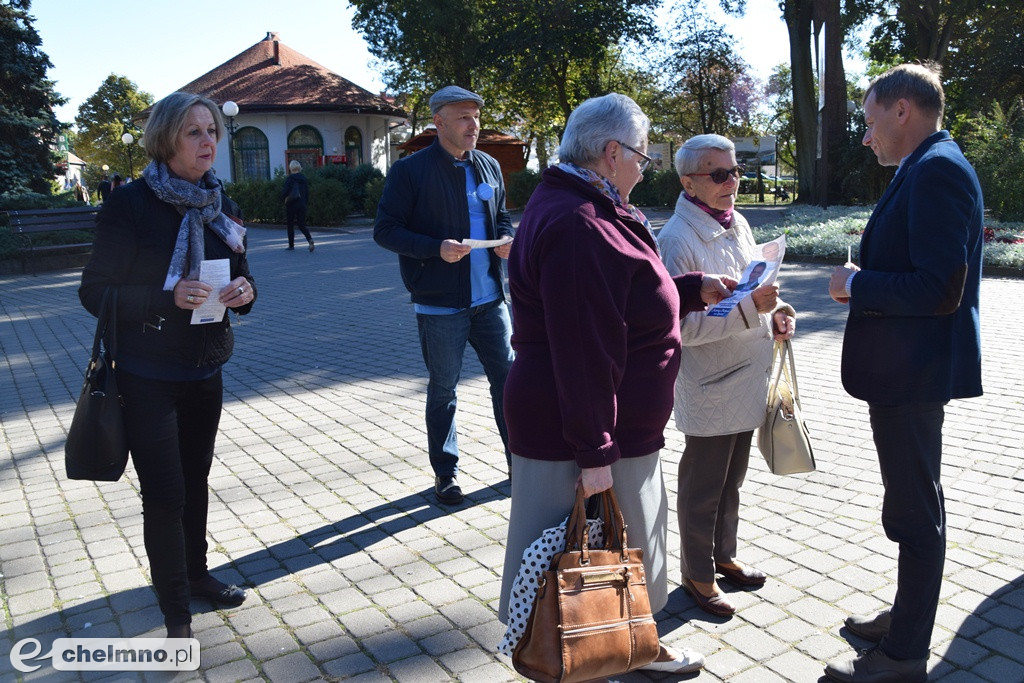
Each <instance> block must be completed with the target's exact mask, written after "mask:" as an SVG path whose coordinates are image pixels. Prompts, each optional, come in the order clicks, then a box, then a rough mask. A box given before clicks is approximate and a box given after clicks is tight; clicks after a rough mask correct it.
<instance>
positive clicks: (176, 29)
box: [31, 0, 849, 122]
mask: <svg viewBox="0 0 1024 683" xmlns="http://www.w3.org/2000/svg"><path fill="white" fill-rule="evenodd" d="M705 2H707V4H708V5H709V6H710V7H713V8H714V10H716V11H717V7H718V3H717V2H716V1H715V0H705ZM31 14H32V15H33V16H34V17H35V18H36V21H35V24H34V25H35V28H36V30H37V31H38V32H39V35H40V37H41V38H42V40H43V45H42V49H43V52H45V53H46V54H47V55H48V56H49V57H50V61H51V62H53V65H54V68H53V69H51V70H50V72H49V76H50V78H51V79H52V80H55V81H56V82H57V85H56V89H57V92H59V93H61V94H62V95H64V96H65V97H68V98H69V99H70V101H69V102H68V104H67V105H64V106H63V107H60V108H59V109H58V111H57V115H58V118H60V119H61V120H62V121H66V122H71V121H73V120H74V117H75V115H76V114H77V112H78V107H79V106H80V105H81V104H82V103H83V102H84V101H85V100H86V99H88V98H89V97H90V96H91V95H92V94H93V93H95V92H96V90H97V89H98V88H99V86H100V85H101V84H102V83H103V81H104V80H105V79H106V77H107V76H108V75H109V74H111V73H116V74H120V75H123V76H127V77H128V78H129V79H131V80H132V81H134V82H135V84H136V85H137V86H138V87H139V88H140V89H141V90H145V91H147V92H149V93H150V94H152V95H153V97H154V98H156V99H159V98H161V97H163V96H165V95H167V94H169V93H171V92H173V91H174V90H176V89H177V88H179V87H181V86H183V85H185V84H186V83H188V82H190V81H192V80H193V79H195V78H197V77H199V76H201V75H203V74H204V73H206V72H207V71H209V70H211V69H213V68H214V67H216V66H218V65H220V64H222V63H224V62H225V61H227V60H228V59H231V58H232V57H234V56H235V55H236V54H238V53H240V52H242V51H243V50H245V49H247V48H248V47H250V46H252V45H253V44H254V43H256V42H258V41H260V40H262V39H263V37H264V36H265V35H266V34H267V32H268V31H276V32H277V33H278V34H279V35H280V38H281V40H282V41H283V42H284V43H285V44H286V45H288V46H289V47H291V48H292V49H294V50H296V51H298V52H300V53H302V54H304V55H306V56H307V57H309V58H310V59H313V60H314V61H316V62H319V63H320V64H322V65H324V66H326V67H327V68H328V69H331V70H332V71H334V72H335V73H338V74H339V75H341V76H344V77H345V78H347V79H348V80H350V81H352V82H354V83H356V84H357V85H360V86H362V87H364V88H366V89H367V90H370V91H371V92H378V91H380V90H381V89H382V88H383V83H382V81H381V79H380V76H379V75H378V74H377V72H376V71H375V69H374V68H373V64H372V57H371V56H370V53H369V52H368V50H367V49H366V43H365V41H364V40H363V39H362V37H361V36H360V35H359V34H358V33H356V32H355V31H353V30H352V14H353V11H352V8H351V6H349V5H348V3H346V2H341V1H340V0H291V1H288V0H273V1H271V0H244V1H241V0H223V1H221V2H210V0H203V1H200V0H176V1H175V2H166V0H164V1H161V2H153V1H152V0H136V1H135V2H102V3H89V2H86V3H69V2H67V0H34V2H33V3H32V7H31ZM723 19H724V17H723ZM726 24H727V27H728V29H729V30H730V31H731V32H732V34H733V35H734V36H735V37H736V46H735V47H736V50H737V52H739V53H740V55H741V56H742V57H743V58H744V59H745V60H746V61H747V62H748V63H749V64H750V65H751V66H752V67H753V69H754V72H755V73H756V74H757V75H758V76H759V77H761V78H765V77H767V75H768V74H769V73H770V72H771V68H772V67H773V66H774V65H775V64H778V63H779V62H788V61H789V43H788V38H787V34H786V26H785V23H784V22H783V21H782V19H781V17H780V14H779V10H778V4H777V2H776V0H749V1H748V3H747V16H746V17H744V18H743V19H741V20H731V19H730V20H726ZM848 68H849V67H848Z"/></svg>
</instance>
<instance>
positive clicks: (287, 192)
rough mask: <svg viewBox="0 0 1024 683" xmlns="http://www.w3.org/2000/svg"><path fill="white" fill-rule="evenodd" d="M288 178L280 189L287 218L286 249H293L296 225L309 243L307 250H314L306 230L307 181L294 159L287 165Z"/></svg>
mask: <svg viewBox="0 0 1024 683" xmlns="http://www.w3.org/2000/svg"><path fill="white" fill-rule="evenodd" d="M288 171H289V174H288V177H287V178H285V180H284V187H283V188H281V198H282V199H283V200H284V212H285V215H286V216H287V218H288V249H289V250H292V249H295V224H296V223H298V225H299V230H301V231H302V234H303V235H305V236H306V241H307V242H309V250H310V251H313V249H314V248H315V246H314V244H313V237H312V236H311V235H310V234H309V230H307V229H306V206H307V205H308V204H309V181H308V180H306V176H304V175H302V164H300V163H299V162H298V161H295V160H294V159H293V160H292V162H291V163H290V164H288Z"/></svg>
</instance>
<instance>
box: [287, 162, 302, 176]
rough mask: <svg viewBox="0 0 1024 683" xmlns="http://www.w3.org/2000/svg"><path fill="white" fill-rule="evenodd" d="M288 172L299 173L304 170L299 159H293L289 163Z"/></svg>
mask: <svg viewBox="0 0 1024 683" xmlns="http://www.w3.org/2000/svg"><path fill="white" fill-rule="evenodd" d="M288 170H289V171H291V172H292V173H298V172H299V171H301V170H302V164H300V163H299V162H298V160H297V159H292V160H291V161H289V162H288Z"/></svg>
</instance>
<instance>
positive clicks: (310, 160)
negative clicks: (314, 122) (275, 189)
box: [284, 126, 324, 169]
mask: <svg viewBox="0 0 1024 683" xmlns="http://www.w3.org/2000/svg"><path fill="white" fill-rule="evenodd" d="M323 154H324V139H323V136H321V135H320V131H318V130H317V129H316V128H314V127H313V126H297V127H295V128H293V129H292V132H290V133H288V149H287V150H285V153H284V155H285V160H284V165H285V167H286V168H287V166H288V164H290V163H291V162H292V160H293V159H294V160H295V161H298V162H299V163H300V164H302V167H303V168H308V169H313V168H320V165H321V164H322V163H323Z"/></svg>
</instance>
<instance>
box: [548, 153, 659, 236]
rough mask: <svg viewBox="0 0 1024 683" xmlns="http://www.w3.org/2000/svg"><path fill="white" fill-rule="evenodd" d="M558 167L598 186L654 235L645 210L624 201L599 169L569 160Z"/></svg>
mask: <svg viewBox="0 0 1024 683" xmlns="http://www.w3.org/2000/svg"><path fill="white" fill-rule="evenodd" d="M558 168H560V169H561V170H563V171H565V172H566V173H571V174H572V175H574V176H576V177H577V178H580V179H581V180H583V181H584V182H586V183H587V184H588V185H590V186H592V187H594V188H596V189H597V191H598V192H600V193H601V194H603V195H604V196H605V197H608V199H610V200H612V202H613V203H614V204H615V206H619V207H621V208H623V209H625V210H626V211H628V212H629V214H630V215H631V216H632V217H633V218H635V219H636V220H637V221H639V222H640V223H643V226H644V227H645V228H647V232H649V233H651V237H652V238H653V237H654V229H653V228H652V227H651V222H650V221H649V220H647V216H645V215H644V213H643V211H641V210H640V209H638V208H636V207H635V206H633V205H632V204H629V203H627V202H623V201H622V195H621V194H620V193H619V188H617V187H615V185H614V184H613V183H612V181H610V180H608V179H607V178H605V177H604V176H603V175H601V174H600V173H598V172H597V171H592V170H591V169H589V168H583V167H582V166H577V165H576V164H573V163H570V162H568V161H563V162H561V163H560V164H558ZM654 244H655V247H657V244H658V240H657V238H655V239H654Z"/></svg>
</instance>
